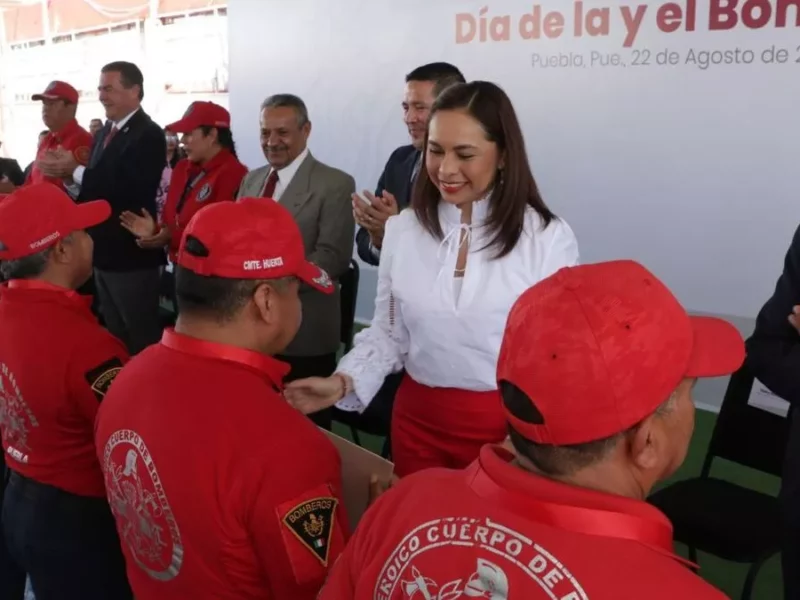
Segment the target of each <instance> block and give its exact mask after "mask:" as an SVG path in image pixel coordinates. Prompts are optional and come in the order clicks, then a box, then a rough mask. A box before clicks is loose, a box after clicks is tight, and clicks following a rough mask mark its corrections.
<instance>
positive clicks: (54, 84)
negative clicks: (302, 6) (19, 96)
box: [31, 81, 78, 104]
mask: <svg viewBox="0 0 800 600" xmlns="http://www.w3.org/2000/svg"><path fill="white" fill-rule="evenodd" d="M31 99H32V100H66V101H67V102H70V103H72V104H77V103H78V90H76V89H75V88H74V87H72V86H71V85H70V84H68V83H66V82H64V81H51V82H50V83H49V84H48V85H47V87H46V88H45V90H44V91H43V92H42V93H41V94H34V95H33V96H31Z"/></svg>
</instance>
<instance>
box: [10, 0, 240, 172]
mask: <svg viewBox="0 0 800 600" xmlns="http://www.w3.org/2000/svg"><path fill="white" fill-rule="evenodd" d="M227 3H228V0H0V11H2V12H1V13H0V16H2V21H1V22H0V140H2V142H3V145H2V148H0V152H2V153H3V155H5V156H13V157H15V158H17V159H18V160H19V161H20V164H26V163H27V161H29V160H31V159H32V158H33V156H34V155H35V153H36V141H37V135H38V133H39V131H40V130H41V129H42V121H41V104H40V103H38V102H33V101H32V100H31V96H32V95H33V94H36V93H40V92H41V91H42V90H43V89H44V88H45V86H46V85H47V84H48V83H49V82H50V81H52V80H53V79H62V80H65V81H68V82H70V83H71V84H72V85H74V86H75V87H76V88H77V89H78V91H79V92H80V94H81V101H80V105H79V107H78V120H79V121H80V123H81V124H82V125H83V126H84V127H86V128H88V126H89V121H90V120H91V119H93V118H101V119H105V117H104V113H103V107H102V106H101V105H100V103H99V102H98V101H97V82H98V78H99V73H100V68H101V67H102V66H103V65H104V64H106V63H108V62H111V61H113V60H128V61H132V62H135V63H137V64H138V65H139V66H140V67H141V69H142V71H143V72H144V77H145V99H144V109H145V110H146V111H147V112H148V113H149V114H150V115H151V116H152V117H153V118H154V119H155V120H156V121H157V122H159V123H169V122H172V121H175V120H177V119H178V118H179V117H180V116H181V115H182V114H183V112H184V111H185V110H186V107H187V106H188V105H189V103H190V102H192V101H194V100H213V101H214V102H217V103H219V104H221V105H223V106H225V107H227V106H228V25H227Z"/></svg>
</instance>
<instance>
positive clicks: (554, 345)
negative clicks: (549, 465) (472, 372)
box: [497, 261, 745, 446]
mask: <svg viewBox="0 0 800 600" xmlns="http://www.w3.org/2000/svg"><path fill="white" fill-rule="evenodd" d="M744 357H745V350H744V341H743V340H742V336H741V335H740V334H739V332H738V331H737V330H736V328H735V327H733V325H731V324H730V323H727V322H726V321H723V320H721V319H714V318H710V317H690V316H689V315H687V314H686V311H685V310H684V309H683V307H682V306H681V305H680V303H679V302H678V300H677V299H676V298H675V296H673V295H672V293H671V292H670V291H669V290H668V289H667V287H666V286H665V285H664V284H663V283H662V282H661V281H659V280H658V278H656V276H655V275H653V274H652V273H650V272H649V271H648V270H647V269H645V268H644V267H643V266H641V265H640V264H638V263H636V262H633V261H614V262H605V263H599V264H592V265H583V266H577V267H570V268H564V269H561V270H560V271H558V272H557V273H555V274H554V275H552V276H551V277H548V278H547V279H544V280H542V281H541V282H539V283H538V284H536V285H535V286H533V287H532V288H530V289H528V290H527V291H526V292H525V293H523V294H522V296H520V297H519V299H518V300H517V302H516V303H515V304H514V306H513V308H512V309H511V313H510V315H509V317H508V321H507V323H506V330H505V334H504V337H503V344H502V347H501V349H500V357H499V360H498V365H497V380H498V383H502V382H508V383H511V384H513V385H515V386H516V387H517V388H519V389H520V390H522V391H523V392H524V393H525V395H526V396H527V397H528V398H529V399H530V400H531V402H532V403H533V404H534V406H535V408H536V410H537V411H538V412H539V413H540V414H541V416H542V420H541V422H540V423H529V422H527V421H524V420H522V419H520V418H518V416H517V415H514V414H512V413H511V412H510V411H509V410H508V409H506V416H507V418H508V421H509V423H510V425H511V426H512V427H513V428H514V429H515V430H517V432H518V433H520V434H521V435H522V436H523V437H525V438H527V439H529V440H531V441H533V442H537V443H540V444H551V445H556V446H565V445H572V444H583V443H587V442H592V441H596V440H601V439H605V438H608V437H611V436H612V435H615V434H617V433H621V432H623V431H625V430H627V429H629V428H630V427H633V426H634V425H636V424H637V423H639V422H640V421H642V420H643V419H645V418H646V417H647V416H649V415H651V414H653V413H654V412H655V411H656V409H657V408H658V407H659V406H660V405H661V404H663V403H664V402H665V401H666V400H667V399H668V398H669V397H670V395H671V394H672V393H673V392H674V391H675V389H676V388H677V387H678V385H679V384H680V382H681V381H682V380H683V379H684V378H687V377H718V376H722V375H728V374H730V373H733V372H734V371H736V369H738V368H739V367H740V366H741V365H742V363H743V362H744Z"/></svg>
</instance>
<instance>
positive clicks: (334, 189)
mask: <svg viewBox="0 0 800 600" xmlns="http://www.w3.org/2000/svg"><path fill="white" fill-rule="evenodd" d="M260 129H261V147H262V149H263V150H264V156H265V158H266V159H267V162H268V163H269V164H267V165H266V166H264V167H261V168H259V169H255V170H253V171H251V172H250V173H249V174H248V175H247V176H246V177H245V178H244V181H243V182H242V186H241V188H240V190H239V198H243V197H261V198H264V202H279V203H280V204H282V205H283V206H285V207H286V208H288V209H289V211H290V212H291V213H292V216H293V217H294V219H295V222H296V223H297V225H298V227H299V228H300V232H301V234H302V236H303V245H304V246H305V252H306V255H307V256H308V259H309V261H310V262H312V263H314V264H315V265H317V266H318V267H320V268H321V269H323V270H324V271H325V272H327V273H328V275H329V276H330V277H331V279H333V281H334V282H336V281H337V280H338V279H339V277H340V276H341V275H342V274H344V273H345V272H346V271H347V269H348V268H349V266H350V258H351V256H352V254H353V235H354V233H355V223H354V221H353V212H352V208H351V196H352V194H353V192H355V181H354V180H353V178H352V177H351V176H350V175H348V174H347V173H344V172H343V171H340V170H338V169H334V168H333V167H329V166H328V165H326V164H323V163H321V162H319V161H318V160H317V159H315V158H314V157H313V156H312V155H311V153H310V152H309V150H308V137H309V135H310V134H311V121H310V120H309V118H308V109H307V108H306V105H305V103H304V102H303V100H301V99H300V98H298V97H297V96H294V95H292V94H276V95H274V96H270V97H269V98H267V99H266V100H264V102H263V104H262V105H261V114H260ZM300 300H301V302H302V306H303V323H302V325H301V326H300V330H299V331H298V332H297V335H296V336H295V338H294V340H293V341H292V343H291V344H290V345H289V347H288V348H286V350H285V351H284V352H283V354H282V355H281V356H279V357H277V358H278V360H282V361H284V362H286V363H288V364H289V365H290V366H291V371H290V372H289V375H288V376H287V377H286V379H285V381H287V382H288V381H293V380H295V379H301V378H305V377H327V376H328V375H330V374H331V373H333V371H334V369H335V368H336V352H337V351H338V350H339V344H340V338H341V298H340V295H339V287H338V286H335V290H334V292H333V294H330V295H322V294H314V293H312V291H311V288H310V287H309V286H305V285H304V286H302V287H301V289H300ZM312 418H313V420H314V421H315V422H316V423H317V425H320V426H322V427H325V428H328V429H329V428H330V423H331V411H330V409H328V410H325V411H322V412H321V413H317V414H315V415H314V416H313V417H312Z"/></svg>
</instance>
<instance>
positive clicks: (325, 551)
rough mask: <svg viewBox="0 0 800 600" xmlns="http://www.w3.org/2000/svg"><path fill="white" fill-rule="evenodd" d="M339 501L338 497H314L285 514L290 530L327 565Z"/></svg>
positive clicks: (286, 523)
mask: <svg viewBox="0 0 800 600" xmlns="http://www.w3.org/2000/svg"><path fill="white" fill-rule="evenodd" d="M338 503H339V501H338V500H337V499H336V498H332V497H329V496H326V497H320V498H312V499H310V500H305V501H304V502H302V503H300V504H298V505H297V506H295V507H294V508H292V509H291V510H289V512H287V513H286V514H285V515H284V516H283V522H284V524H285V525H286V526H287V527H288V528H289V531H291V532H292V533H293V534H294V535H295V537H296V538H297V539H298V540H300V543H301V544H303V546H305V547H306V548H308V549H309V550H310V551H311V553H312V554H313V555H314V556H316V557H317V559H318V560H319V561H320V562H321V563H322V565H323V566H325V567H327V566H328V556H329V554H330V549H331V535H332V534H333V531H334V520H335V519H336V506H337V504H338Z"/></svg>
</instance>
